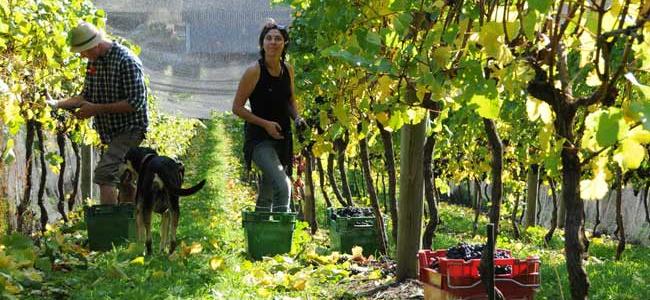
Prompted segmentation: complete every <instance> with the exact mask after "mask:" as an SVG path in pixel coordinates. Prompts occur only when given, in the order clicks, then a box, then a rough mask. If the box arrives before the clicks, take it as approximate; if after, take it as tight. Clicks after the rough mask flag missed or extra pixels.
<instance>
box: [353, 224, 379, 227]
mask: <svg viewBox="0 0 650 300" xmlns="http://www.w3.org/2000/svg"><path fill="white" fill-rule="evenodd" d="M352 227H354V228H371V227H375V225H372V224H354V225H353V226H352Z"/></svg>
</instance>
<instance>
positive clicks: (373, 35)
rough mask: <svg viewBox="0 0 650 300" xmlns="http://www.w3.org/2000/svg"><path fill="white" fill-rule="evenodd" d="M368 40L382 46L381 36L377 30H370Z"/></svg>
mask: <svg viewBox="0 0 650 300" xmlns="http://www.w3.org/2000/svg"><path fill="white" fill-rule="evenodd" d="M366 41H367V42H368V43H370V44H372V45H375V46H377V47H380V46H381V36H379V34H378V33H376V32H373V31H368V34H367V35H366Z"/></svg>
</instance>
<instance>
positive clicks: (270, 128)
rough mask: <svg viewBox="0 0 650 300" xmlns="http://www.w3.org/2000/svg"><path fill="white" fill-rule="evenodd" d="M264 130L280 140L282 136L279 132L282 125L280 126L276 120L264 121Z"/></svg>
mask: <svg viewBox="0 0 650 300" xmlns="http://www.w3.org/2000/svg"><path fill="white" fill-rule="evenodd" d="M264 130H266V133H268V134H269V135H270V136H271V137H272V138H274V139H276V140H281V139H283V138H284V136H282V133H281V132H282V127H280V124H278V123H277V122H273V121H266V122H265V123H264Z"/></svg>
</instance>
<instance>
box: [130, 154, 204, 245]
mask: <svg viewBox="0 0 650 300" xmlns="http://www.w3.org/2000/svg"><path fill="white" fill-rule="evenodd" d="M127 172H128V173H130V178H133V179H134V180H136V181H137V187H136V197H135V205H136V227H137V231H138V240H140V241H142V239H143V237H144V238H145V244H146V247H147V254H148V255H149V254H151V253H152V250H151V214H152V212H154V211H155V212H157V213H159V214H161V215H162V221H161V223H160V251H161V252H162V251H164V250H165V248H166V246H169V254H171V253H173V252H174V249H175V248H176V227H178V218H179V216H180V207H179V204H178V200H179V196H189V195H192V194H194V193H196V192H198V191H199V190H200V189H201V188H203V185H205V180H202V181H201V182H199V183H198V184H197V185H195V186H193V187H191V188H187V189H184V188H181V186H182V184H183V177H184V172H185V169H184V167H183V164H182V163H179V162H177V161H176V160H174V159H172V158H169V157H167V156H158V155H157V153H156V151H154V150H153V149H151V148H146V147H134V148H131V149H129V151H128V152H127V153H126V155H125V156H124V165H123V168H122V174H123V175H122V177H123V178H125V177H127V176H126V175H124V174H126V173H127ZM143 235H144V236H143Z"/></svg>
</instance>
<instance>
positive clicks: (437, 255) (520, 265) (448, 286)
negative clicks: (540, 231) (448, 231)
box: [418, 250, 540, 300]
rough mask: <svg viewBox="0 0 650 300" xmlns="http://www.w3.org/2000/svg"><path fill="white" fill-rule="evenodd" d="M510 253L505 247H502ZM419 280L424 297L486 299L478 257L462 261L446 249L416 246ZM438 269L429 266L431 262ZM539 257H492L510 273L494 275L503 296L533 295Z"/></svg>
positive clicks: (519, 296)
mask: <svg viewBox="0 0 650 300" xmlns="http://www.w3.org/2000/svg"><path fill="white" fill-rule="evenodd" d="M502 251H505V252H507V253H508V254H510V251H508V250H502ZM418 260H419V263H420V281H421V282H422V283H423V284H424V288H425V299H458V298H461V299H486V298H487V293H486V291H485V287H484V286H483V285H482V284H481V276H480V275H479V272H478V266H479V264H480V263H481V260H480V259H472V260H469V261H465V260H463V259H448V258H447V250H436V251H431V250H420V252H419V253H418ZM434 262H436V263H437V264H438V269H432V268H430V267H429V266H431V264H432V263H434ZM539 264H540V260H539V258H538V257H528V258H526V259H525V260H520V259H516V258H495V259H494V265H495V266H510V267H511V268H512V272H511V273H510V274H497V275H495V284H496V286H497V288H498V289H499V290H500V291H501V292H502V293H503V295H504V296H505V297H506V299H509V300H510V299H533V297H534V294H535V291H536V289H538V288H539V286H540V274H539Z"/></svg>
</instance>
